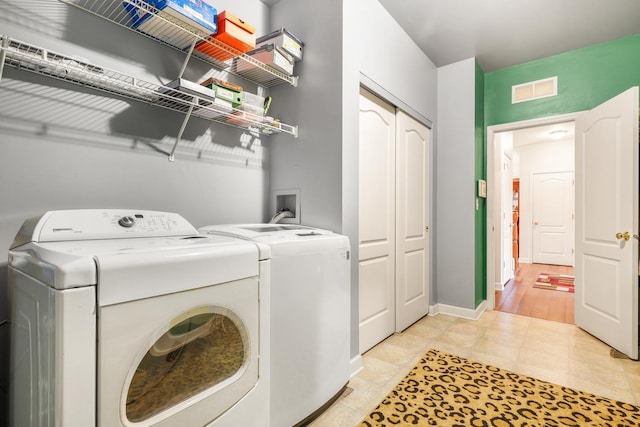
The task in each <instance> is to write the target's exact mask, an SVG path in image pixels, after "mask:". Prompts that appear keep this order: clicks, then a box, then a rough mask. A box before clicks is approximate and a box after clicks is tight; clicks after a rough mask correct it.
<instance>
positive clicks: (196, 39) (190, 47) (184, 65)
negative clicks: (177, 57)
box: [178, 37, 198, 79]
mask: <svg viewBox="0 0 640 427" xmlns="http://www.w3.org/2000/svg"><path fill="white" fill-rule="evenodd" d="M197 42H198V38H197V37H194V39H193V42H192V43H191V46H189V51H188V52H187V55H186V56H185V57H184V62H183V63H182V68H181V69H180V73H179V74H178V78H179V79H181V78H182V75H183V74H184V70H186V69H187V64H188V63H189V59H191V55H192V54H193V49H195V47H196V43H197Z"/></svg>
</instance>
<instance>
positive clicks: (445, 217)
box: [434, 58, 476, 310]
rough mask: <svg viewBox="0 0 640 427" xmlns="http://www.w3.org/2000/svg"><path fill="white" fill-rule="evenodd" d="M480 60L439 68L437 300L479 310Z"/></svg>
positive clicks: (440, 302) (469, 60)
mask: <svg viewBox="0 0 640 427" xmlns="http://www.w3.org/2000/svg"><path fill="white" fill-rule="evenodd" d="M474 129H475V59H474V58H471V59H466V60H464V61H460V62H457V63H454V64H451V65H447V66H444V67H440V68H438V126H437V138H438V149H437V160H436V162H437V164H438V168H437V175H436V180H437V184H436V188H437V190H436V191H437V193H438V194H437V204H436V212H437V213H436V215H437V224H436V225H435V226H434V229H435V232H436V233H437V234H436V240H437V244H436V251H437V264H436V265H437V272H436V275H437V276H436V282H437V302H438V303H439V304H445V305H450V306H455V307H460V308H466V309H471V310H474V309H475V308H476V307H475V301H474V297H475V268H474V266H475V251H474V247H475V243H474V242H475V240H474V239H475V225H474V221H475V217H474V212H475V196H476V183H475V163H474V153H475V133H474Z"/></svg>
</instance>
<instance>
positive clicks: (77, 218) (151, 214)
mask: <svg viewBox="0 0 640 427" xmlns="http://www.w3.org/2000/svg"><path fill="white" fill-rule="evenodd" d="M197 234H198V231H197V230H196V229H195V228H194V227H193V226H192V225H191V224H190V223H189V222H188V221H187V220H186V219H184V218H183V217H182V216H180V215H178V214H176V213H170V212H157V211H143V210H132V209H77V210H59V211H49V212H47V213H45V214H43V215H42V216H40V217H34V218H29V219H27V220H26V221H25V222H24V224H23V225H22V227H21V228H20V231H18V234H17V235H16V237H15V239H14V241H13V244H12V245H11V249H13V248H16V247H18V246H21V245H23V244H25V243H27V242H66V241H78V240H100V239H130V238H137V237H160V236H162V237H168V236H194V235H197Z"/></svg>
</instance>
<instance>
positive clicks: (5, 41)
mask: <svg viewBox="0 0 640 427" xmlns="http://www.w3.org/2000/svg"><path fill="white" fill-rule="evenodd" d="M8 48H9V38H8V37H3V38H2V49H0V80H2V72H3V71H4V60H5V59H6V57H7V49H8Z"/></svg>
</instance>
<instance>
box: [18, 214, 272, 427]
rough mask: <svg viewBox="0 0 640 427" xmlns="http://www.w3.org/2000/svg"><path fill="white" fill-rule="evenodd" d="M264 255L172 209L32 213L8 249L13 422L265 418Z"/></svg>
mask: <svg viewBox="0 0 640 427" xmlns="http://www.w3.org/2000/svg"><path fill="white" fill-rule="evenodd" d="M258 254H259V250H258V247H257V246H256V244H254V243H251V242H247V241H242V240H239V239H234V238H229V237H224V236H210V237H205V236H203V235H201V234H199V233H198V232H197V231H196V229H195V228H194V227H193V226H192V225H191V224H189V223H188V222H187V221H186V220H185V219H184V218H182V217H181V216H180V215H178V214H174V213H166V212H154V211H132V210H112V209H107V210H93V209H90V210H71V211H51V212H47V213H46V214H44V215H42V216H41V217H38V218H33V219H30V220H27V221H26V222H25V223H24V225H23V227H22V229H21V230H20V232H19V233H18V235H17V236H16V239H15V241H14V243H13V245H12V247H11V249H10V251H9V290H10V295H11V322H12V326H11V351H10V353H11V378H10V393H9V395H10V422H11V425H12V426H14V427H30V426H47V427H52V426H57V427H88V426H95V425H96V424H97V425H98V426H101V427H114V426H136V427H138V426H180V427H187V426H204V425H211V426H216V427H222V426H233V427H237V426H240V425H242V426H256V427H258V426H259V427H263V426H265V425H268V411H269V406H268V404H269V403H268V402H269V399H268V394H269V389H268V381H269V363H268V360H269V351H268V350H269V348H268V346H269V340H268V337H269V318H268V313H269V311H268V309H269V305H268V303H269V286H268V279H269V278H268V277H260V274H259V271H260V270H259V259H258V258H259V256H258ZM265 362H266V363H265Z"/></svg>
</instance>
